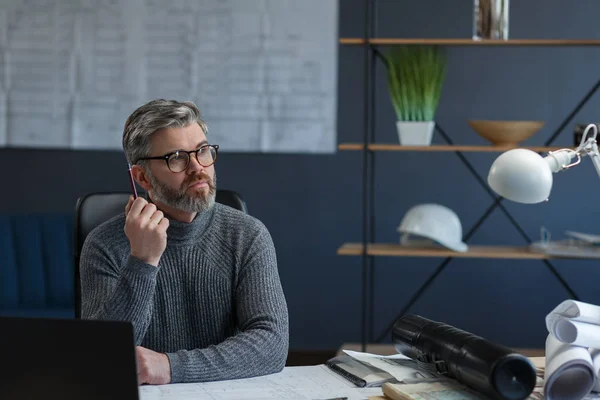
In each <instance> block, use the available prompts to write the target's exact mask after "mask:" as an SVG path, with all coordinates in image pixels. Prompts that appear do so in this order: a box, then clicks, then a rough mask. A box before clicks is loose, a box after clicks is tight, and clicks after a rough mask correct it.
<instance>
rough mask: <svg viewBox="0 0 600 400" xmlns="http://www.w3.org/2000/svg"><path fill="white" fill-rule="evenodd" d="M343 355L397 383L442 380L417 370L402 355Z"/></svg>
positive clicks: (414, 364)
mask: <svg viewBox="0 0 600 400" xmlns="http://www.w3.org/2000/svg"><path fill="white" fill-rule="evenodd" d="M344 353H346V354H347V355H349V356H350V357H352V358H354V359H356V360H358V361H362V362H364V363H368V364H371V365H372V366H374V367H377V368H379V369H382V370H384V371H386V372H387V373H389V374H390V375H392V376H393V377H394V378H396V379H397V380H398V381H399V382H404V383H409V382H417V381H418V382H421V381H424V380H428V381H431V380H440V379H442V377H440V376H439V375H436V374H433V373H431V372H428V371H425V370H422V369H420V368H417V366H416V363H415V362H414V361H413V360H411V359H410V358H409V357H407V356H405V355H403V354H393V355H389V356H380V355H376V354H371V353H361V352H358V351H352V350H344Z"/></svg>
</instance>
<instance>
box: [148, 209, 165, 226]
mask: <svg viewBox="0 0 600 400" xmlns="http://www.w3.org/2000/svg"><path fill="white" fill-rule="evenodd" d="M163 217H164V214H163V212H162V211H160V210H157V211H156V212H155V213H154V214H152V216H151V217H150V223H151V225H158V224H159V223H160V221H161V220H162V219H163Z"/></svg>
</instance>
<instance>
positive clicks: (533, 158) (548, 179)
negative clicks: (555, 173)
mask: <svg viewBox="0 0 600 400" xmlns="http://www.w3.org/2000/svg"><path fill="white" fill-rule="evenodd" d="M488 184H489V185H490V187H491V188H492V189H493V190H494V191H495V192H496V193H498V194H499V195H500V196H502V197H505V198H507V199H508V200H512V201H516V202H518V203H525V204H534V203H540V202H542V201H546V200H547V199H548V196H550V190H551V189H552V170H551V169H550V166H549V165H548V162H547V161H546V160H545V159H544V158H543V157H542V156H540V155H539V154H537V153H536V152H534V151H531V150H527V149H513V150H509V151H507V152H505V153H502V154H501V155H500V156H499V157H498V158H497V159H496V160H495V161H494V163H493V164H492V167H491V168H490V173H489V174H488Z"/></svg>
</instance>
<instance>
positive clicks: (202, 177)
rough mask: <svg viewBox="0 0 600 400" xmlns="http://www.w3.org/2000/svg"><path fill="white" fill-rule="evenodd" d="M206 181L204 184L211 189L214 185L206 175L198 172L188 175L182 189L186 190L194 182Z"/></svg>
mask: <svg viewBox="0 0 600 400" xmlns="http://www.w3.org/2000/svg"><path fill="white" fill-rule="evenodd" d="M202 180H203V181H206V183H207V184H208V187H209V188H211V189H213V188H214V186H215V184H214V182H213V180H212V178H211V177H210V176H209V175H208V174H207V173H206V172H200V173H197V174H194V175H190V177H189V178H188V179H186V180H185V181H184V182H183V187H184V188H187V187H189V186H190V185H192V184H193V183H194V182H198V181H202Z"/></svg>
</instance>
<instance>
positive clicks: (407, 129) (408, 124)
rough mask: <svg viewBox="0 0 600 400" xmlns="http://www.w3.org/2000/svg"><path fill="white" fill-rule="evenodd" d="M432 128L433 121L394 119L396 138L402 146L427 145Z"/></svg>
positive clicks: (433, 125)
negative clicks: (396, 130)
mask: <svg viewBox="0 0 600 400" xmlns="http://www.w3.org/2000/svg"><path fill="white" fill-rule="evenodd" d="M434 128H435V122H434V121H396V129H398V139H399V140H400V144H401V145H403V146H429V145H430V144H431V138H432V136H433V129H434Z"/></svg>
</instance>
